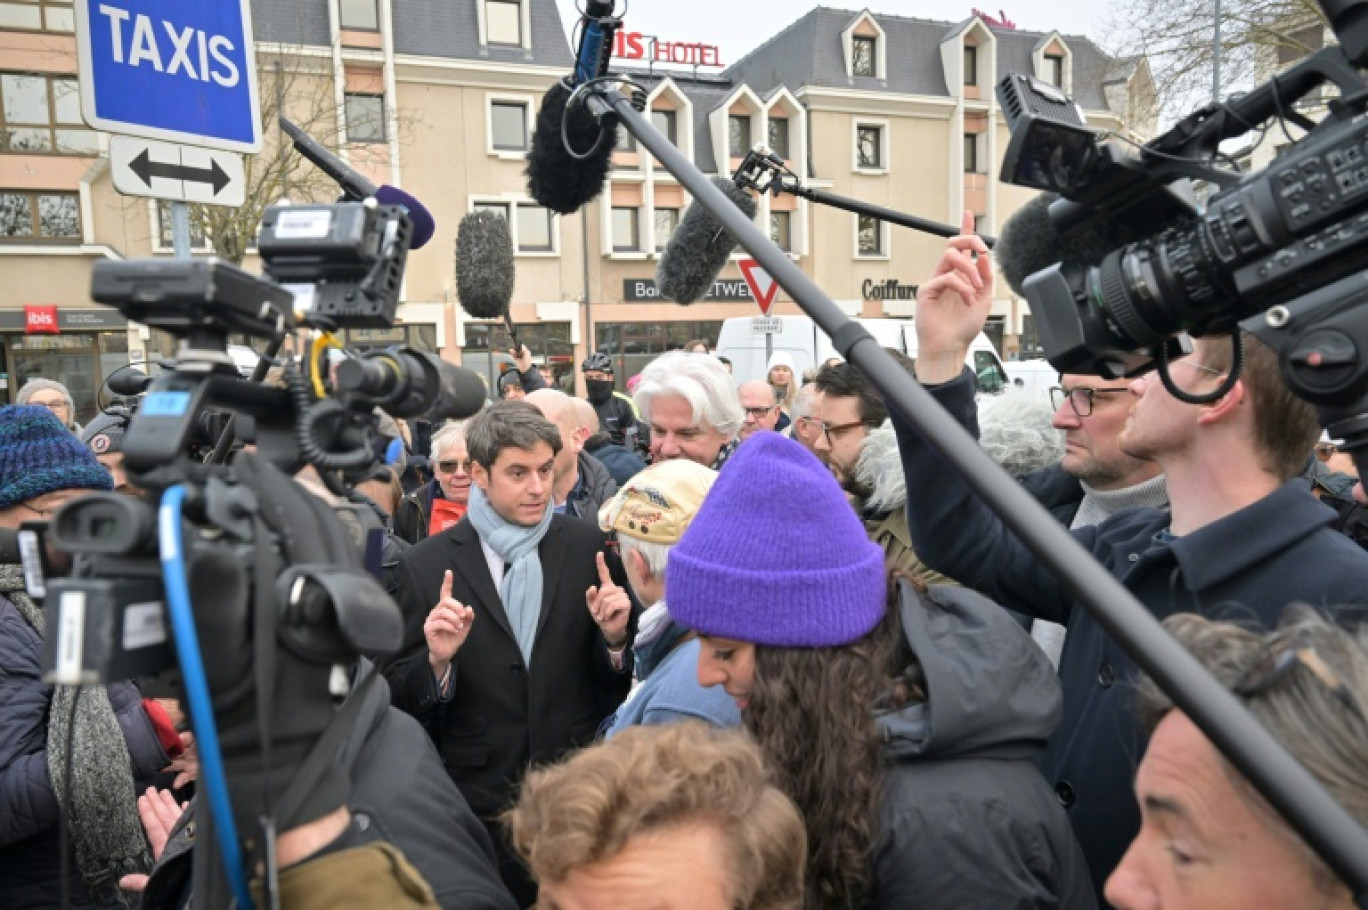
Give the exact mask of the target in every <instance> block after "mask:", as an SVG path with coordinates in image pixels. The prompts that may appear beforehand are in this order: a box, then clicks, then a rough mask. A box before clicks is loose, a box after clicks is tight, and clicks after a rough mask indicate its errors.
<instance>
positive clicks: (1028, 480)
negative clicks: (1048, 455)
mask: <svg viewBox="0 0 1368 910" xmlns="http://www.w3.org/2000/svg"><path fill="white" fill-rule="evenodd" d="M1021 485H1022V486H1023V487H1025V488H1026V492H1027V493H1030V494H1031V495H1032V496H1034V497H1035V501H1036V502H1038V503H1040V504H1041V505H1042V506H1044V507H1045V508H1046V509H1048V510H1049V512H1050V514H1051V515H1053V516H1054V517H1055V519H1056V520H1057V521H1058V522H1059V523H1060V524H1062V525H1063V526H1064V527H1066V528H1067V527H1070V526H1071V525H1072V524H1073V520H1074V516H1075V515H1077V514H1078V509H1079V506H1081V505H1083V484H1082V483H1080V482H1079V480H1078V478H1077V477H1075V476H1073V475H1072V474H1070V473H1069V472H1068V471H1066V470H1064V466H1063V465H1061V464H1059V463H1055V464H1052V465H1049V466H1048V467H1044V468H1041V469H1040V470H1039V471H1032V472H1031V473H1029V474H1027V475H1026V476H1025V477H1023V478H1021Z"/></svg>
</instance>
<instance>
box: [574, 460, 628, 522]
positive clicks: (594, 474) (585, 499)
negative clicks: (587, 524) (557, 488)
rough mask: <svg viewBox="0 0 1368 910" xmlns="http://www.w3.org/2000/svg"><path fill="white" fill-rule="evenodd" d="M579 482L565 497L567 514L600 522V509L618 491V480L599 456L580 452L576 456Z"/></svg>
mask: <svg viewBox="0 0 1368 910" xmlns="http://www.w3.org/2000/svg"><path fill="white" fill-rule="evenodd" d="M576 464H577V465H578V466H579V483H577V484H575V488H574V489H573V490H571V491H570V495H569V496H567V497H566V498H565V514H567V515H570V516H571V517H574V518H583V519H584V520H585V521H591V522H593V523H594V524H595V525H597V524H598V513H599V509H601V508H602V507H603V504H604V503H605V502H607V501H608V500H610V499H612V498H613V494H614V493H616V492H617V491H618V485H617V481H616V480H614V479H613V475H611V474H609V473H608V469H607V468H605V467H604V466H603V464H602V462H600V461H599V460H598V459H597V458H595V457H594V456H592V455H588V454H586V453H584V452H580V453H579V455H578V456H577V457H576Z"/></svg>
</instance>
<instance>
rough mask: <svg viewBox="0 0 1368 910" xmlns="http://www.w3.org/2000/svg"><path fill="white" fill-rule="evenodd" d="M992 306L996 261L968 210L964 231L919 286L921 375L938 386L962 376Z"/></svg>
mask: <svg viewBox="0 0 1368 910" xmlns="http://www.w3.org/2000/svg"><path fill="white" fill-rule="evenodd" d="M992 307H993V262H992V259H991V257H990V255H989V253H988V247H987V245H986V244H985V243H984V242H983V239H982V238H981V237H979V236H978V235H976V234H975V233H974V216H973V215H972V214H971V213H969V212H965V213H964V218H963V220H962V221H961V233H960V234H959V235H958V236H956V237H951V238H950V239H949V240H947V241H946V242H945V250H944V251H943V252H942V253H941V258H940V261H939V262H937V263H936V271H935V274H934V275H933V276H932V277H931V279H930V280H928V281H926V282H925V283H923V284H922V285H921V287H920V288H918V289H917V379H919V380H921V381H922V382H924V383H928V384H935V383H942V382H949V381H950V380H951V379H954V378H955V377H956V376H958V375H959V374H960V371H961V370H963V369H964V358H965V356H966V355H967V354H968V352H969V345H970V343H972V342H973V340H974V338H976V337H977V336H978V333H979V332H981V331H983V325H984V323H985V322H987V320H988V313H989V312H990V311H991V309H992Z"/></svg>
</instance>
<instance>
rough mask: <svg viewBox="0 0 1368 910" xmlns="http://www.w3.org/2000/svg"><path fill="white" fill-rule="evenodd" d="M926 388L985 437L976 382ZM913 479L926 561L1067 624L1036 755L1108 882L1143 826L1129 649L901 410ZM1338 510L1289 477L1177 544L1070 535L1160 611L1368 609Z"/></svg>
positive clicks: (1365, 558) (1129, 526) (1007, 602)
mask: <svg viewBox="0 0 1368 910" xmlns="http://www.w3.org/2000/svg"><path fill="white" fill-rule="evenodd" d="M929 391H931V393H932V394H933V396H934V397H935V398H936V399H937V400H938V401H939V402H940V403H941V405H943V406H944V407H945V408H946V410H947V411H949V412H950V414H952V415H953V416H954V417H955V418H956V419H957V420H959V421H960V423H961V424H962V425H964V426H965V427H966V428H967V429H968V430H969V431H970V432H972V433H974V434H975V435H977V433H978V420H977V413H976V411H975V406H974V387H973V383H972V376H971V374H969V373H967V372H966V373H965V374H962V375H961V376H960V377H959V378H958V379H955V380H954V381H952V382H948V383H945V384H944V385H941V386H937V387H933V388H931V389H930V390H929ZM894 425H895V427H896V428H897V430H898V442H899V446H900V448H901V449H902V457H903V470H904V471H905V472H906V474H907V489H908V496H907V501H908V510H907V523H908V527H909V528H910V529H911V531H912V538H913V541H914V543H915V545H916V548H917V552H918V553H919V554H921V557H922V558H923V559H924V560H926V562H927V564H929V565H931V566H933V567H935V568H936V569H938V570H940V571H942V572H945V573H946V574H948V575H951V576H953V577H954V578H956V579H958V580H959V581H960V583H962V584H963V585H965V586H966V587H969V588H973V589H974V590H977V591H981V592H982V593H984V594H986V595H987V596H989V597H991V598H993V599H994V600H997V601H999V602H1000V603H1002V604H1003V605H1004V606H1007V607H1010V608H1012V609H1015V610H1019V611H1021V612H1022V613H1025V614H1027V615H1029V616H1033V617H1037V618H1040V619H1047V620H1050V621H1051V622H1057V623H1063V624H1065V625H1067V626H1068V627H1069V634H1068V637H1067V638H1066V639H1065V642H1064V651H1063V654H1062V655H1061V657H1060V665H1059V674H1060V680H1061V682H1062V683H1063V687H1064V715H1063V719H1062V720H1061V722H1060V725H1059V731H1058V732H1057V733H1056V734H1055V736H1054V737H1053V738H1052V739H1051V740H1050V743H1049V745H1048V746H1047V748H1046V750H1045V752H1044V754H1043V755H1042V756H1041V759H1040V767H1041V770H1042V771H1043V772H1044V774H1045V777H1046V779H1047V780H1048V781H1049V782H1050V783H1051V785H1053V786H1054V788H1055V793H1056V795H1057V796H1058V798H1059V801H1060V802H1061V803H1062V804H1063V805H1064V806H1065V807H1066V808H1067V809H1068V810H1069V818H1070V821H1071V822H1072V823H1073V827H1074V831H1075V833H1076V834H1077V835H1078V840H1079V842H1080V843H1081V844H1082V845H1083V850H1084V852H1085V854H1086V855H1087V857H1088V865H1089V869H1090V871H1091V873H1092V878H1093V883H1094V884H1095V885H1096V886H1097V887H1098V888H1099V889H1100V888H1101V887H1102V885H1103V883H1104V882H1105V880H1106V878H1107V875H1108V874H1110V872H1111V871H1112V870H1114V869H1115V868H1116V866H1117V865H1118V864H1119V863H1120V861H1121V857H1122V855H1123V854H1124V853H1125V851H1126V848H1127V847H1128V846H1129V845H1130V842H1131V840H1132V839H1134V837H1135V835H1136V833H1137V832H1138V831H1139V828H1140V811H1139V808H1138V807H1137V805H1136V803H1135V798H1134V795H1133V793H1132V787H1131V784H1132V780H1133V778H1134V774H1135V769H1136V765H1137V764H1138V763H1139V760H1140V757H1141V756H1142V755H1143V754H1144V747H1145V741H1144V738H1143V736H1142V735H1141V731H1140V728H1139V724H1138V722H1137V719H1136V717H1135V709H1134V706H1133V705H1132V699H1131V697H1130V696H1131V693H1132V692H1133V691H1134V681H1135V677H1136V675H1137V669H1136V666H1135V663H1134V662H1133V661H1132V660H1131V658H1130V656H1129V655H1128V654H1127V653H1126V652H1125V651H1124V650H1123V649H1122V648H1121V647H1120V646H1119V645H1118V644H1116V643H1115V642H1114V641H1112V640H1111V638H1110V637H1109V636H1108V635H1107V634H1106V633H1105V632H1104V631H1103V630H1102V627H1101V626H1100V625H1099V624H1098V623H1097V621H1096V620H1095V619H1094V618H1093V616H1092V614H1090V613H1089V612H1088V611H1087V610H1086V609H1084V608H1082V607H1077V606H1076V602H1075V600H1074V597H1073V595H1072V594H1071V593H1070V592H1069V591H1068V589H1067V588H1065V587H1064V585H1063V584H1061V583H1060V581H1059V580H1058V579H1057V578H1056V577H1055V576H1054V575H1053V574H1051V573H1050V572H1049V571H1048V570H1047V569H1046V568H1045V567H1044V566H1043V565H1041V563H1040V562H1039V561H1038V560H1037V559H1036V557H1035V555H1034V554H1033V553H1032V552H1031V551H1030V550H1029V549H1027V547H1026V545H1025V544H1023V543H1022V542H1021V541H1020V540H1018V539H1017V537H1016V536H1015V535H1014V534H1013V533H1012V532H1011V531H1009V530H1008V529H1007V527H1006V526H1005V525H1004V524H1003V523H1002V521H1001V520H1000V519H999V518H998V517H997V516H996V515H995V514H994V513H993V512H992V511H991V510H990V509H989V508H988V507H987V506H986V505H985V504H984V503H983V502H982V501H981V500H980V499H979V498H978V497H977V496H976V495H974V493H973V491H972V490H971V489H970V488H969V486H968V485H967V484H966V483H965V482H964V481H963V480H962V479H960V476H959V474H958V473H957V472H956V471H954V470H953V469H951V468H950V467H949V466H947V465H946V464H945V463H944V462H943V461H942V460H941V459H940V457H939V456H938V455H936V454H935V453H933V452H932V451H931V450H930V449H929V448H928V447H927V446H926V445H925V444H924V443H923V442H922V441H921V437H920V436H918V435H917V434H916V433H915V432H914V431H912V430H911V429H909V428H908V427H906V426H905V425H904V424H902V423H901V422H900V421H898V420H897V419H896V418H895V420H894ZM1334 519H1335V513H1334V512H1333V511H1332V510H1331V509H1329V508H1328V507H1326V506H1324V505H1322V504H1321V503H1319V502H1317V501H1316V499H1315V497H1313V496H1312V495H1311V494H1310V492H1309V490H1308V488H1307V484H1306V482H1305V481H1304V480H1301V479H1300V478H1294V479H1292V480H1290V481H1288V482H1287V483H1285V484H1283V486H1281V487H1280V488H1278V489H1277V490H1275V491H1274V492H1272V493H1270V494H1269V495H1268V496H1265V497H1264V498H1263V499H1261V500H1259V501H1258V502H1256V503H1254V504H1252V505H1250V506H1247V507H1245V508H1243V509H1240V510H1239V511H1237V512H1235V513H1233V514H1231V515H1229V516H1227V517H1225V518H1223V519H1221V520H1219V521H1215V522H1212V523H1211V524H1209V525H1207V526H1206V527H1203V528H1201V529H1199V530H1197V531H1194V532H1192V533H1190V534H1187V535H1184V536H1183V537H1181V538H1178V539H1175V540H1173V541H1172V542H1171V543H1165V542H1162V541H1159V540H1156V538H1155V535H1156V534H1158V533H1159V532H1161V531H1166V530H1167V529H1168V527H1169V521H1170V516H1169V513H1168V512H1164V511H1159V510H1157V509H1130V510H1126V511H1123V512H1118V513H1117V514H1115V515H1113V516H1111V517H1110V518H1108V519H1107V520H1106V521H1104V522H1102V523H1101V524H1099V525H1096V526H1092V527H1086V528H1078V529H1075V530H1074V531H1073V532H1072V533H1073V535H1074V539H1075V540H1077V541H1078V542H1079V543H1080V544H1081V545H1082V546H1083V548H1084V549H1085V550H1088V551H1090V552H1091V553H1092V554H1093V556H1094V557H1096V558H1097V560H1098V561H1099V562H1101V563H1102V564H1103V566H1105V567H1106V568H1107V569H1108V570H1110V571H1111V573H1112V574H1113V575H1114V576H1115V577H1116V578H1117V579H1118V580H1119V581H1121V582H1122V583H1123V584H1125V586H1126V587H1127V588H1128V589H1130V591H1131V592H1132V593H1133V594H1134V595H1135V596H1136V597H1137V598H1138V599H1139V600H1140V602H1141V603H1143V604H1144V605H1145V606H1146V607H1147V608H1149V610H1150V612H1151V613H1153V614H1154V615H1155V616H1156V617H1158V618H1160V619H1162V618H1164V617H1166V616H1169V615H1170V614H1172V613H1176V612H1182V611H1189V612H1195V613H1201V614H1203V615H1205V616H1208V617H1210V618H1213V619H1231V618H1233V619H1239V620H1243V621H1245V622H1248V621H1250V620H1253V621H1255V622H1257V623H1259V624H1261V625H1263V626H1265V627H1269V626H1272V625H1274V624H1276V622H1277V620H1278V617H1279V616H1280V614H1281V613H1282V611H1283V609H1284V608H1285V607H1286V606H1287V605H1288V604H1290V603H1294V602H1305V603H1309V604H1311V605H1313V606H1322V607H1332V608H1333V607H1341V606H1355V607H1361V606H1363V605H1364V604H1368V585H1365V584H1364V582H1363V580H1364V579H1365V578H1368V553H1365V552H1364V551H1363V550H1361V549H1360V548H1359V547H1358V546H1356V545H1355V544H1354V543H1353V542H1352V541H1350V540H1349V539H1348V538H1347V537H1344V536H1343V535H1341V534H1338V533H1336V532H1335V531H1334V530H1333V529H1332V528H1331V527H1330V524H1331V522H1332V521H1334Z"/></svg>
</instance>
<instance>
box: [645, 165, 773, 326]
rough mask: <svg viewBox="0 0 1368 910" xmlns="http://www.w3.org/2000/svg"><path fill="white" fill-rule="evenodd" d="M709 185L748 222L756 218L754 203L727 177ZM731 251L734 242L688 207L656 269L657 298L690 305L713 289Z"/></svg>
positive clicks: (702, 211) (716, 223)
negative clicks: (715, 188) (721, 194)
mask: <svg viewBox="0 0 1368 910" xmlns="http://www.w3.org/2000/svg"><path fill="white" fill-rule="evenodd" d="M712 182H713V185H714V186H716V187H717V188H718V189H719V190H721V191H722V192H723V193H724V194H725V195H726V197H727V198H728V199H730V200H731V201H732V203H733V204H735V205H736V207H737V208H739V209H740V210H741V211H743V212H745V213H746V217H747V218H754V217H755V209H756V203H755V199H753V198H752V197H751V195H750V193H747V192H746V191H745V190H743V189H741V187H739V186H737V185H736V184H735V183H733V182H732V181H731V180H728V179H727V178H726V177H714V178H713V179H712ZM734 249H736V238H735V237H733V236H732V235H731V234H729V233H728V232H727V230H726V229H725V228H724V227H722V224H721V223H720V222H719V221H718V220H717V219H716V218H714V217H713V216H712V214H711V213H710V212H709V211H708V210H707V209H705V208H704V207H703V206H701V205H699V204H698V203H697V202H693V203H691V204H690V205H689V210H688V211H687V212H685V213H684V217H683V218H681V219H679V226H678V227H676V228H675V231H674V234H673V235H672V236H671V237H670V242H669V243H667V244H666V245H665V251H664V252H663V253H661V254H660V264H659V265H657V266H656V287H657V288H658V289H659V290H660V295H661V296H662V297H666V298H668V299H670V300H673V301H675V302H676V303H693V302H694V301H695V300H697V299H699V298H700V297H702V296H703V295H704V294H706V293H707V292H708V289H709V288H710V287H712V284H713V282H714V281H716V280H717V275H718V273H719V272H721V271H722V267H723V266H725V265H726V264H727V257H729V256H731V254H732V250H734Z"/></svg>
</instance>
